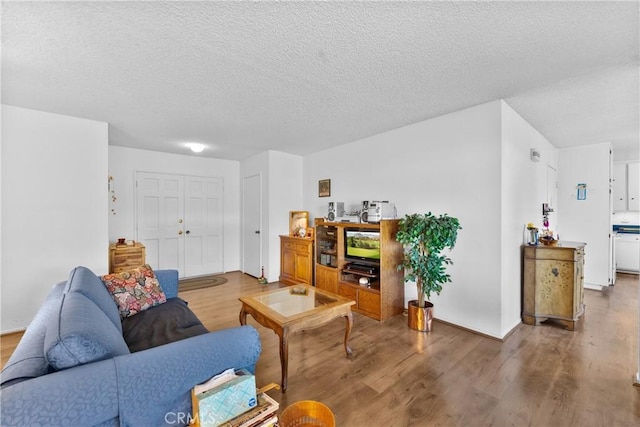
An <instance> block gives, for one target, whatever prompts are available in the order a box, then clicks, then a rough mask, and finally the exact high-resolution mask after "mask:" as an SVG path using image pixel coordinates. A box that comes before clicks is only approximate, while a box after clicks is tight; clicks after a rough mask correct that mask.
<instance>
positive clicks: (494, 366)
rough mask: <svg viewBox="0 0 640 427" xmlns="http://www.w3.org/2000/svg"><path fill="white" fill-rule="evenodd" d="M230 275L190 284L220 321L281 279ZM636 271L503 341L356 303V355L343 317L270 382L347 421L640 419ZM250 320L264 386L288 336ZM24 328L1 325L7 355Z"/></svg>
mask: <svg viewBox="0 0 640 427" xmlns="http://www.w3.org/2000/svg"><path fill="white" fill-rule="evenodd" d="M225 276H226V277H227V278H228V279H229V281H228V282H227V283H225V284H224V285H221V286H217V287H213V288H207V289H197V290H192V291H187V292H184V293H182V294H181V295H180V296H181V297H182V298H183V299H185V300H187V301H188V302H189V306H190V307H191V308H192V309H193V311H194V312H195V313H196V314H197V315H198V317H199V318H200V319H201V320H202V322H203V323H204V324H205V326H206V327H207V328H209V329H210V330H217V329H222V328H226V327H233V326H237V325H238V324H239V320H238V314H239V311H240V302H239V301H238V296H240V295H243V294H247V293H252V292H260V291H261V290H267V289H274V288H277V287H279V286H280V285H279V284H278V283H274V284H269V285H260V284H258V283H257V281H256V279H255V278H253V277H250V276H246V275H243V274H241V273H238V272H233V273H228V274H226V275H225ZM638 282H639V281H638V276H634V275H627V274H619V275H618V282H617V284H616V285H615V286H614V287H613V288H612V289H611V290H609V292H606V293H601V292H596V291H590V290H585V304H586V314H585V316H584V317H583V318H582V319H581V320H580V321H579V322H578V326H577V328H576V331H575V332H570V331H566V330H564V329H562V328H561V327H558V326H555V325H543V326H537V327H536V326H528V325H521V326H520V327H519V328H517V329H516V330H515V331H514V332H513V333H512V334H511V335H510V336H509V338H508V339H507V340H506V341H505V342H500V341H498V340H494V339H491V338H487V337H484V336H481V335H478V334H474V333H472V332H469V331H466V330H463V329H460V328H456V327H454V326H451V325H447V324H444V323H438V322H435V323H434V330H433V332H431V333H429V334H424V333H420V332H416V331H413V330H410V329H409V328H408V327H407V326H406V317H404V316H402V315H399V316H396V317H394V318H392V319H389V320H387V321H386V322H384V323H379V322H377V321H374V320H372V319H369V318H367V317H364V316H361V315H359V314H357V313H355V314H354V328H353V330H352V333H351V339H350V345H351V348H352V349H353V357H352V358H351V359H347V358H346V357H345V355H344V348H343V347H342V343H343V334H344V321H343V320H342V319H337V320H335V321H333V322H332V323H329V324H328V325H325V326H323V327H321V328H318V329H313V330H308V331H304V332H301V333H298V334H294V335H293V336H291V337H290V340H289V387H288V390H287V393H285V394H282V393H281V392H279V391H275V390H274V391H271V392H269V394H270V395H271V396H273V397H274V398H276V400H278V401H279V402H280V405H281V409H284V408H285V407H287V406H288V405H290V404H291V403H294V402H296V401H298V400H318V401H322V402H323V403H325V404H326V405H328V406H329V407H330V408H331V409H332V410H333V412H334V414H335V416H336V421H337V425H338V426H345V427H347V426H348V427H359V426H371V427H377V426H424V425H441V426H465V427H466V426H524V425H530V426H554V427H555V426H581V427H582V426H637V425H640V388H638V387H633V385H632V375H633V374H634V373H635V372H636V370H637V363H638V360H637V357H638V288H639V283H638ZM436 310H437V307H436ZM436 315H437V311H436ZM248 324H250V325H253V326H255V327H256V328H257V329H258V331H259V332H260V336H261V338H262V348H263V350H262V354H261V357H260V360H259V361H258V365H257V368H256V379H257V383H258V386H263V385H265V384H268V383H271V382H276V383H277V382H279V380H280V362H279V353H278V337H277V336H276V335H275V333H273V332H272V331H271V330H269V329H266V328H264V327H262V326H260V325H259V324H257V323H256V322H255V321H254V320H253V318H251V316H249V317H248ZM17 338H19V335H17V336H16V335H9V336H5V337H2V342H1V346H0V347H1V350H2V363H3V364H4V363H5V361H6V359H7V358H8V355H9V354H10V352H11V351H12V350H13V348H14V347H15V344H16V342H17Z"/></svg>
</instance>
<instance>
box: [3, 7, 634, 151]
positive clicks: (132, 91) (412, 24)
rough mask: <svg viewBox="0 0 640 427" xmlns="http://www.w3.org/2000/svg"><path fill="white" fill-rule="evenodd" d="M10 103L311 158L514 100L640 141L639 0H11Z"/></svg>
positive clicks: (578, 125)
mask: <svg viewBox="0 0 640 427" xmlns="http://www.w3.org/2000/svg"><path fill="white" fill-rule="evenodd" d="M1 12H2V102H3V103H6V104H10V105H16V106H21V107H26V108H32V109H36V110H43V111H50V112H55V113H60V114H66V115H71V116H76V117H84V118H89V119H94V120H100V121H105V122H108V123H109V125H110V127H109V142H110V144H112V145H121V146H128V147H137V148H143V149H150V150H157V151H166V152H174V153H185V152H186V151H185V148H184V146H183V144H184V142H186V141H197V142H202V143H204V144H206V145H207V149H206V150H205V151H204V152H203V153H202V154H201V155H204V156H211V157H216V158H223V159H236V160H240V159H243V158H246V157H247V156H250V155H252V154H255V153H258V152H262V151H264V150H269V149H271V150H279V151H285V152H290V153H294V154H302V155H304V154H307V153H310V152H314V151H318V150H323V149H326V148H329V147H333V146H336V145H339V144H343V143H347V142H350V141H353V140H357V139H360V138H363V137H367V136H370V135H374V134H377V133H380V132H384V131H387V130H390V129H394V128H398V127H401V126H404V125H408V124H411V123H415V122H418V121H422V120H426V119H428V118H432V117H435V116H438V115H442V114H444V113H448V112H452V111H457V110H460V109H463V108H466V107H469V106H473V105H476V104H480V103H483V102H487V101H491V100H495V99H500V98H503V99H505V100H506V101H507V103H509V104H510V105H511V106H512V107H513V108H514V109H515V110H516V111H518V112H519V113H520V114H521V115H522V116H523V117H524V118H525V119H526V120H528V121H529V122H530V123H531V124H532V125H533V126H534V127H535V128H536V129H538V130H539V131H540V132H541V133H542V134H543V135H545V136H546V137H547V139H549V140H550V141H551V143H552V144H554V145H555V146H557V147H568V146H574V145H583V144H592V143H598V142H604V141H612V142H613V143H614V149H615V150H620V152H629V153H632V154H631V156H636V157H637V152H638V133H639V130H638V126H639V125H638V122H639V114H640V113H639V108H638V96H639V84H638V77H639V52H638V50H639V46H638V19H639V18H638V16H639V12H638V2H635V1H634V2H612V1H603V2H560V1H557V2H450V1H445V2H390V1H389V2H355V1H353V2H332V1H330V2H268V1H267V2H155V1H152V2H6V1H5V2H3V3H2V10H1Z"/></svg>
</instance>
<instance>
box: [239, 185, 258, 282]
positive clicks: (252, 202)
mask: <svg viewBox="0 0 640 427" xmlns="http://www.w3.org/2000/svg"><path fill="white" fill-rule="evenodd" d="M242 188H243V191H242V206H243V211H242V224H243V226H242V266H243V271H244V272H245V273H247V274H250V275H252V276H255V277H259V276H260V274H261V271H260V269H261V267H262V252H261V248H262V227H261V217H262V177H261V176H260V175H252V176H247V177H245V178H244V180H243V186H242Z"/></svg>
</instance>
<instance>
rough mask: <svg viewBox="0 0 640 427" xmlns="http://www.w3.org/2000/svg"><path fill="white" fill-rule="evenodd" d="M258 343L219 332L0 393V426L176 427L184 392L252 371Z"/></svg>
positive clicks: (187, 398)
mask: <svg viewBox="0 0 640 427" xmlns="http://www.w3.org/2000/svg"><path fill="white" fill-rule="evenodd" d="M259 356H260V337H259V335H258V332H257V331H256V330H255V328H253V327H252V326H241V327H237V328H230V329H224V330H220V331H216V332H210V333H208V334H204V335H199V336H197V337H192V338H188V339H185V340H181V341H176V342H174V343H171V344H166V345H162V346H159V347H155V348H151V349H148V350H143V351H139V352H137V353H132V354H128V355H123V356H118V357H115V358H113V359H108V360H103V361H100V362H95V363H89V364H86V365H82V366H77V367H75V368H70V369H66V370H63V371H59V372H55V373H52V374H48V375H43V376H40V377H38V378H33V379H30V380H26V381H23V382H20V383H17V384H13V385H10V386H7V387H4V388H3V389H2V393H0V398H1V405H2V414H1V416H2V419H1V420H0V424H1V425H2V426H14V425H20V426H24V425H79V426H80V425H81V426H84V425H87V426H88V425H92V426H93V425H126V426H138V425H144V426H146V425H153V426H159V425H172V426H176V425H184V424H187V423H188V422H189V419H188V416H189V414H190V412H191V389H192V388H193V386H195V385H196V384H199V383H202V382H204V381H206V380H208V379H209V378H211V377H212V376H214V375H216V374H218V373H220V372H222V371H224V370H226V369H229V368H245V369H248V370H249V371H251V372H255V364H256V362H257V360H258V357H259Z"/></svg>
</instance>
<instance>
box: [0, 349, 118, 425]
mask: <svg viewBox="0 0 640 427" xmlns="http://www.w3.org/2000/svg"><path fill="white" fill-rule="evenodd" d="M1 402H2V403H1V406H2V419H1V420H0V424H1V425H3V426H36V425H42V426H48V425H51V426H53V425H61V426H62V425H67V426H72V425H76V426H89V425H91V426H94V425H118V418H117V417H118V386H117V378H116V368H115V363H114V361H113V359H108V360H103V361H100V362H95V363H90V364H87V365H82V366H78V367H75V368H72V369H66V370H64V371H59V372H55V373H52V374H48V375H42V376H40V377H37V378H32V379H29V380H26V381H22V382H20V383H17V384H13V385H11V386H8V387H4V388H3V389H2V393H1Z"/></svg>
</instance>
